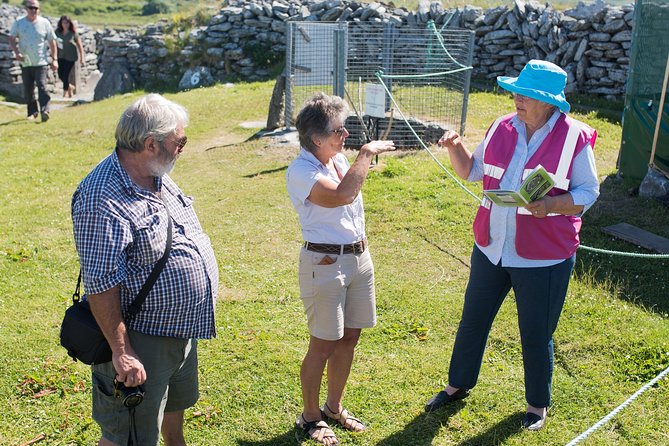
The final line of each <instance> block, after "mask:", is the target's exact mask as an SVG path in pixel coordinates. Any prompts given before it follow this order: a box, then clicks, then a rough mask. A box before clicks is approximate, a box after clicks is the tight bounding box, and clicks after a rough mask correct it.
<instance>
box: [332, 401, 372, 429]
mask: <svg viewBox="0 0 669 446" xmlns="http://www.w3.org/2000/svg"><path fill="white" fill-rule="evenodd" d="M321 412H323V415H324V416H326V417H328V418H329V419H331V420H332V421H335V422H336V423H337V424H339V425H340V426H341V427H343V428H344V429H347V430H350V431H353V432H362V431H364V430H366V429H367V426H365V425H364V424H362V421H360V419H359V418H356V417H354V416H353V415H351V413H350V412H349V411H348V410H346V409H342V410H341V412H339V413H334V412H333V411H332V410H330V407H329V406H328V405H327V403H325V404H323V407H322V408H321Z"/></svg>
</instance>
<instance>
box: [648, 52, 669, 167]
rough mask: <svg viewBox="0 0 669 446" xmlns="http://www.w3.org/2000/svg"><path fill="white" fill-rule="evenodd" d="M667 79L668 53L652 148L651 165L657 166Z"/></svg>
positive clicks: (668, 67)
mask: <svg viewBox="0 0 669 446" xmlns="http://www.w3.org/2000/svg"><path fill="white" fill-rule="evenodd" d="M667 79H669V54H668V55H667V65H666V67H665V69H664V82H662V94H661V95H660V106H659V108H658V109H657V121H656V122H655V135H653V146H652V148H651V150H650V162H649V163H648V166H649V167H655V163H654V161H655V149H656V148H657V137H658V135H659V134H660V122H661V121H662V112H663V111H664V95H665V93H666V92H667Z"/></svg>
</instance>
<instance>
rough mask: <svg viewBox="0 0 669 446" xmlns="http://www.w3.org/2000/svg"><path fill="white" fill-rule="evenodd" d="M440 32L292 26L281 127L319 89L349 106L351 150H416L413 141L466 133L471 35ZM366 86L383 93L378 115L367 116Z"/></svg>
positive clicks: (430, 27) (369, 25) (365, 25)
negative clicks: (387, 146)
mask: <svg viewBox="0 0 669 446" xmlns="http://www.w3.org/2000/svg"><path fill="white" fill-rule="evenodd" d="M444 28H445V27H444ZM444 28H442V29H438V28H437V27H436V26H435V24H434V23H433V22H429V23H428V24H427V26H426V27H425V28H417V27H409V26H406V25H405V26H398V25H396V24H393V23H392V22H387V23H376V22H336V23H323V22H290V23H289V24H288V29H287V39H288V42H287V45H286V101H285V104H286V108H285V124H286V126H287V127H291V126H293V124H294V122H295V121H294V119H295V116H296V115H297V112H298V111H299V109H300V108H301V106H302V104H303V103H304V101H306V100H307V99H308V98H309V97H311V96H312V95H313V94H314V93H316V92H318V91H323V92H325V93H328V94H335V95H337V96H340V97H342V98H344V99H345V100H346V101H347V102H348V104H349V106H350V108H351V112H352V113H351V115H350V116H349V118H348V119H347V120H346V128H347V129H348V130H349V132H350V134H351V135H350V136H349V137H348V138H347V140H346V145H347V146H349V147H360V146H361V145H363V144H364V143H365V142H367V141H368V140H370V139H378V138H385V139H392V140H393V141H395V144H396V146H398V147H405V148H409V147H419V146H420V142H419V141H418V139H417V137H418V138H420V139H422V140H423V141H424V142H426V143H434V142H436V141H437V140H438V139H439V137H440V136H441V135H442V134H443V133H444V131H446V130H447V129H454V130H458V131H459V132H460V133H461V134H462V133H464V127H465V121H466V115H467V99H468V92H469V82H470V77H471V60H472V55H473V48H474V34H473V32H472V31H469V30H463V29H444ZM369 84H376V85H383V86H384V89H387V90H386V94H385V102H386V104H385V107H384V108H385V110H383V113H382V114H383V116H381V115H379V114H376V115H375V116H370V115H369V114H366V111H365V104H366V101H367V99H368V98H367V97H366V95H367V91H366V90H367V88H366V87H367V86H368V85H369ZM387 92H390V95H388V94H387ZM391 96H392V99H394V101H393V100H392V99H391ZM400 111H401V113H400ZM401 115H404V117H405V118H406V121H405V120H404V119H402V116H401ZM407 122H408V124H407ZM410 127H411V128H410ZM412 129H413V131H412ZM414 132H415V134H414Z"/></svg>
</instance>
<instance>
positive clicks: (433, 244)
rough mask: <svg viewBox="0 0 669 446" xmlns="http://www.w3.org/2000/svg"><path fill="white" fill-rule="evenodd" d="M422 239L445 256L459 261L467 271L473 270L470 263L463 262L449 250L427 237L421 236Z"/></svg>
mask: <svg viewBox="0 0 669 446" xmlns="http://www.w3.org/2000/svg"><path fill="white" fill-rule="evenodd" d="M420 238H422V239H423V240H425V241H426V242H427V243H429V244H430V245H432V246H434V247H435V248H437V249H438V250H439V251H441V252H443V253H444V254H448V255H449V256H451V257H452V258H453V259H455V260H457V261H458V262H460V263H462V264H463V265H464V266H466V267H467V269H472V267H471V265H469V263H467V262H466V261H464V260H462V259H461V258H459V257H458V256H456V255H455V254H453V253H451V252H449V251H448V250H446V249H444V248H442V247H441V246H439V245H438V244H437V243H436V242H433V241H432V240H430V239H429V238H427V237H426V236H425V235H423V234H420Z"/></svg>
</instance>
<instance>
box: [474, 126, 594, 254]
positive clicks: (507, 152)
mask: <svg viewBox="0 0 669 446" xmlns="http://www.w3.org/2000/svg"><path fill="white" fill-rule="evenodd" d="M515 115H516V114H515V113H512V114H510V115H506V116H502V117H501V118H499V119H497V120H496V121H495V122H494V123H493V124H492V126H491V127H490V128H489V129H488V132H487V133H486V137H485V140H484V141H483V167H484V174H483V189H498V188H499V183H500V181H501V179H502V176H504V173H505V172H506V168H507V167H508V166H509V162H510V161H511V157H512V155H513V152H514V150H515V148H516V142H517V140H518V132H517V131H516V129H515V128H514V127H513V125H512V124H511V118H513V117H514V116H515ZM596 138H597V132H596V131H595V130H593V129H592V128H590V127H588V126H587V125H585V124H583V123H582V122H579V121H577V120H575V119H572V118H570V117H569V116H567V115H565V114H564V113H562V114H561V115H560V117H559V118H558V120H557V121H556V123H555V126H554V127H553V130H552V131H551V132H550V133H549V134H548V136H546V139H545V140H544V141H543V142H542V143H541V145H540V146H539V148H538V149H537V151H536V153H535V154H534V155H532V157H531V158H530V159H529V160H528V161H527V164H525V170H524V172H523V180H524V179H525V178H526V177H527V175H528V174H529V173H530V172H531V171H532V169H533V168H535V167H536V166H537V165H539V164H541V165H542V166H543V167H544V168H545V169H546V171H547V172H548V173H549V174H551V176H552V177H553V179H554V180H555V186H554V187H553V189H551V190H550V191H549V192H548V195H551V196H553V195H561V194H565V193H567V192H568V191H569V182H570V179H571V170H572V164H573V162H574V158H575V157H576V155H578V154H579V153H580V152H581V150H583V149H584V148H585V147H586V146H587V144H588V143H590V146H591V147H592V148H593V149H594V147H595V140H596ZM491 206H492V202H491V201H490V200H489V199H488V198H485V197H484V198H483V200H482V201H481V206H480V207H479V210H478V212H477V213H476V218H475V219H474V225H473V228H474V239H475V240H476V243H478V244H479V245H480V246H488V244H489V237H490V207H491ZM580 229H581V218H580V217H576V216H573V215H561V214H548V215H547V216H546V217H545V218H543V219H538V218H535V217H534V216H533V215H532V214H531V213H530V212H529V211H528V210H526V209H525V208H523V207H519V208H518V209H517V211H516V252H517V253H518V255H519V256H521V257H524V258H526V259H532V260H558V259H566V258H569V257H571V256H572V255H573V254H574V253H575V252H576V249H577V248H578V245H579V239H578V232H579V230H580Z"/></svg>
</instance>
